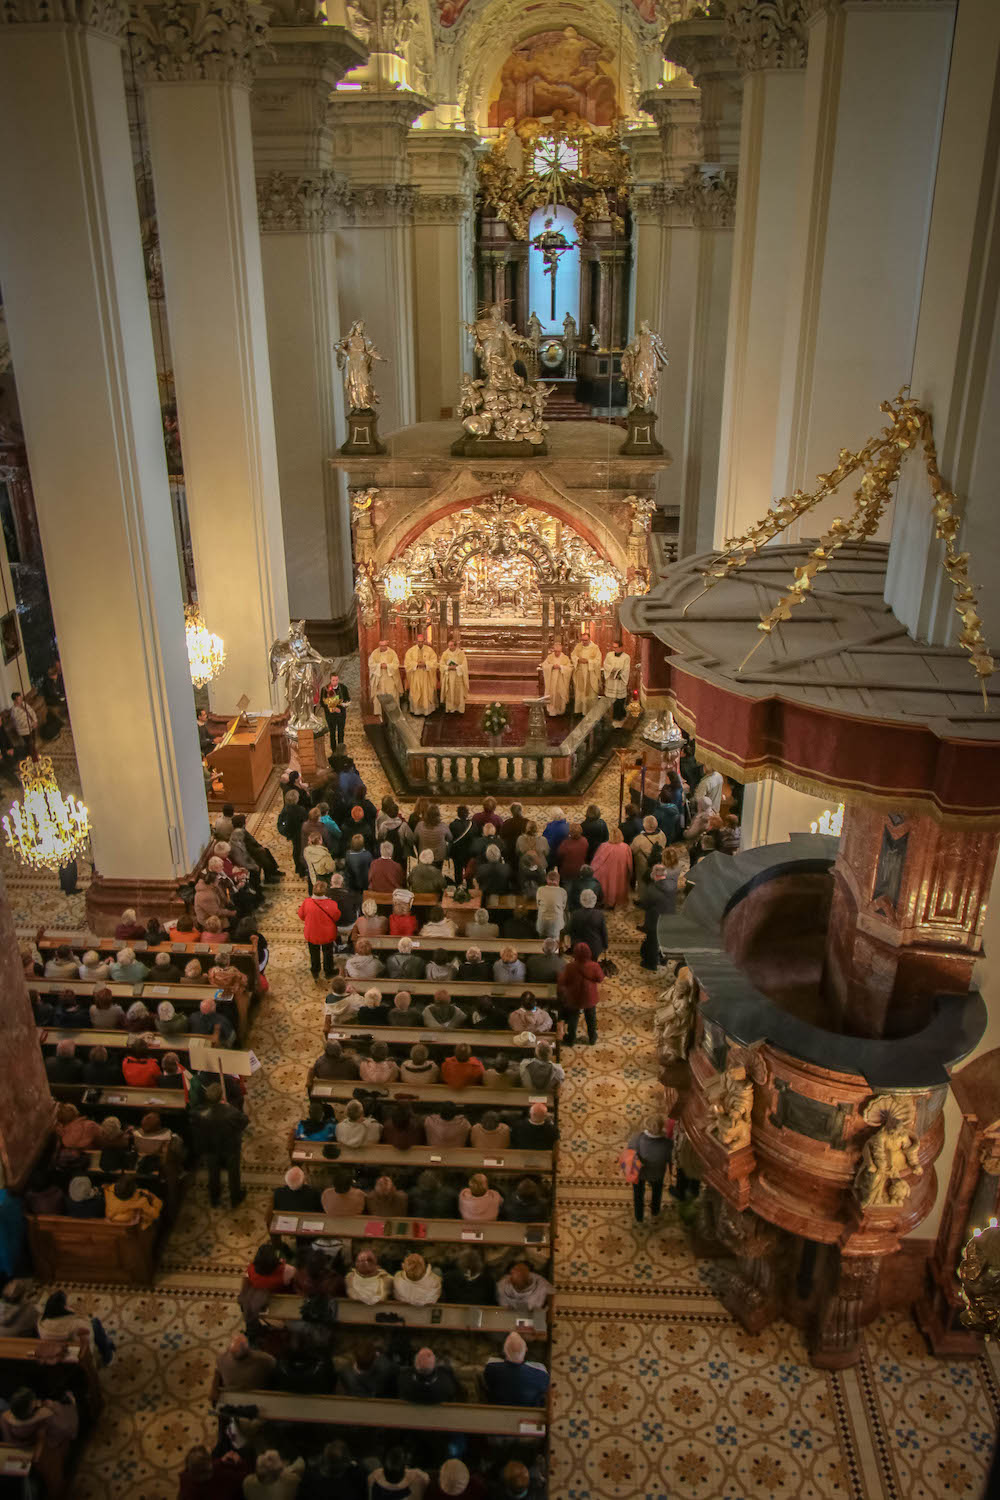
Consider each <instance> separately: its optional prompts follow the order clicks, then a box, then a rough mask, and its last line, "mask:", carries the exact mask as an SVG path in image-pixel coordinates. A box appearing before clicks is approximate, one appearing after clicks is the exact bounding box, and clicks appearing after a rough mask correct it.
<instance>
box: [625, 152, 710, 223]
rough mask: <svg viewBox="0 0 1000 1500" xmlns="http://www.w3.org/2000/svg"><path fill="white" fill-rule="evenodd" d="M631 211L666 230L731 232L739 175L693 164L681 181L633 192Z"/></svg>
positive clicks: (657, 184)
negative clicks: (720, 230)
mask: <svg viewBox="0 0 1000 1500" xmlns="http://www.w3.org/2000/svg"><path fill="white" fill-rule="evenodd" d="M632 212H633V213H634V214H636V215H638V216H640V217H642V218H644V219H646V220H647V221H652V222H653V223H659V224H662V225H663V226H664V227H665V228H674V229H683V228H693V229H732V227H733V224H734V223H735V219H736V173H735V172H731V171H718V170H709V169H707V168H705V167H701V166H698V165H696V164H695V165H692V166H690V167H688V169H687V171H686V172H685V174H684V176H683V178H682V179H681V181H680V182H654V183H651V184H649V185H648V186H644V187H642V188H639V189H633V191H632Z"/></svg>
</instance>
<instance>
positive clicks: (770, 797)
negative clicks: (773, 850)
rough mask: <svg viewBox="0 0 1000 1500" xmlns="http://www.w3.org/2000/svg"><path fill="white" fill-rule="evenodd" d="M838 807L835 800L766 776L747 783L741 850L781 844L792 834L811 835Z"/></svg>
mask: <svg viewBox="0 0 1000 1500" xmlns="http://www.w3.org/2000/svg"><path fill="white" fill-rule="evenodd" d="M835 806H836V803H835V802H834V800H833V798H832V796H831V797H813V796H812V795H811V794H810V793H809V792H799V791H796V789H795V788H794V787H791V786H785V784H784V782H783V781H775V779H774V778H773V777H772V776H766V777H764V779H763V780H761V781H750V782H747V785H746V787H745V788H744V791H743V819H742V822H741V824H740V832H741V839H740V847H741V848H742V849H756V848H758V847H759V846H760V845H761V844H780V843H783V842H784V841H785V839H787V838H788V836H789V834H792V833H808V832H809V826H810V824H811V823H814V822H818V821H819V818H820V815H821V814H822V813H824V812H828V811H829V810H830V809H832V808H833V807H835Z"/></svg>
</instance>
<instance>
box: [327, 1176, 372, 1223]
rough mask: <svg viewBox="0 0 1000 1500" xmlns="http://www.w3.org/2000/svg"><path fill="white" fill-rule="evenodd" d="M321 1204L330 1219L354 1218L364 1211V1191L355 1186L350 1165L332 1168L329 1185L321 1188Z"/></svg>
mask: <svg viewBox="0 0 1000 1500" xmlns="http://www.w3.org/2000/svg"><path fill="white" fill-rule="evenodd" d="M322 1206H323V1212H324V1213H325V1214H328V1215H329V1217H330V1218H331V1219H339V1218H349V1219H356V1218H358V1217H359V1216H360V1215H361V1214H363V1213H364V1211H365V1195H364V1191H363V1189H361V1188H359V1187H355V1185H354V1173H353V1171H352V1170H351V1168H350V1167H335V1168H334V1170H333V1180H332V1182H331V1185H330V1186H329V1187H328V1188H324V1189H323V1198H322Z"/></svg>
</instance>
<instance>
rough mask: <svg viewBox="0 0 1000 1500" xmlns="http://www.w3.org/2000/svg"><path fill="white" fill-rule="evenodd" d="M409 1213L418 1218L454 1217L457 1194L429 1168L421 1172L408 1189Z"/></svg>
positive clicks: (456, 1206) (455, 1214)
mask: <svg viewBox="0 0 1000 1500" xmlns="http://www.w3.org/2000/svg"><path fill="white" fill-rule="evenodd" d="M410 1213H411V1214H414V1215H415V1216H416V1217H417V1218H418V1219H455V1218H457V1217H458V1194H457V1192H456V1191H455V1189H454V1188H453V1187H450V1186H449V1185H448V1184H447V1183H446V1182H445V1180H444V1178H443V1177H442V1176H441V1174H440V1172H436V1171H433V1170H431V1169H430V1168H428V1169H427V1171H424V1172H421V1174H420V1176H419V1177H418V1178H417V1181H416V1185H415V1186H414V1187H413V1188H411V1189H410Z"/></svg>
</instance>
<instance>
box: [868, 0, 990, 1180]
mask: <svg viewBox="0 0 1000 1500" xmlns="http://www.w3.org/2000/svg"><path fill="white" fill-rule="evenodd" d="M998 97H1000V7H998V6H997V5H996V4H994V0H962V4H961V6H960V7H959V11H958V20H957V23H956V27H955V41H954V47H953V49H952V55H951V72H950V74H949V78H948V97H947V103H946V106H945V115H944V129H943V132H942V136H941V154H940V157H939V160H938V171H937V182H936V184H935V188H934V212H933V216H932V218H931V229H930V237H929V240H928V245H927V261H926V266H925V269H924V281H923V294H922V296H921V300H920V313H919V317H918V322H917V342H916V350H915V352H914V357H913V375H912V379H911V385H912V390H913V394H914V396H915V397H916V399H917V400H918V401H920V402H922V403H923V404H924V405H926V406H927V407H928V408H929V409H930V411H931V412H932V414H933V417H934V436H935V440H936V442H937V448H938V463H939V465H940V468H941V472H942V474H943V475H944V479H945V483H946V484H948V485H950V486H952V487H953V488H954V489H955V490H956V492H957V494H958V496H959V499H960V501H961V504H962V531H961V535H960V538H959V543H958V545H959V548H960V549H961V550H962V551H968V553H969V557H970V562H969V570H970V575H971V577H972V578H973V580H974V581H976V582H978V583H981V584H984V585H986V587H984V588H983V589H982V591H981V594H980V604H979V610H980V614H981V616H982V619H983V625H984V629H985V632H986V638H987V640H988V641H989V642H990V644H991V646H992V647H993V649H994V651H996V650H997V647H998V643H1000V590H998V589H996V588H995V587H990V585H991V584H992V582H993V580H994V579H995V578H996V577H997V574H998V571H1000V528H998V527H997V524H996V475H997V473H998V472H1000V451H998V444H1000V424H998V422H997V415H996V414H997V412H998V411H1000V328H998V324H997V303H998V294H997V285H996V267H997V265H998V264H1000V216H998V213H1000V211H998V204H1000V152H998V151H997V148H996V134H995V130H996V126H995V119H996V109H997V99H998ZM941 557H942V549H941V543H940V542H938V541H936V540H935V538H934V535H933V530H932V523H931V508H930V502H929V491H928V486H927V476H926V474H925V472H924V466H923V463H922V462H921V460H920V459H919V457H914V458H913V459H912V460H908V461H907V463H906V465H905V466H904V469H903V473H902V476H901V478H900V483H899V488H898V490H897V493H896V503H895V515H894V517H893V533H892V545H891V547H890V550H889V572H888V579H887V583H886V600H887V601H888V603H889V604H890V605H891V606H892V608H893V611H894V613H895V614H896V615H897V616H898V617H899V619H901V620H902V621H903V622H904V623H905V624H906V625H907V627H908V628H909V629H910V631H911V632H912V633H913V634H914V635H917V636H920V637H921V638H922V639H923V640H927V641H930V642H932V643H933V644H935V645H949V644H952V643H953V642H954V640H955V635H956V631H957V630H959V629H960V628H961V622H960V621H959V618H958V615H957V614H956V613H955V609H954V602H953V599H952V587H951V584H950V582H949V580H948V579H947V578H945V577H944V575H943V573H942V569H941ZM940 1175H941V1174H940V1172H939V1176H940ZM944 1180H946V1179H944Z"/></svg>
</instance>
